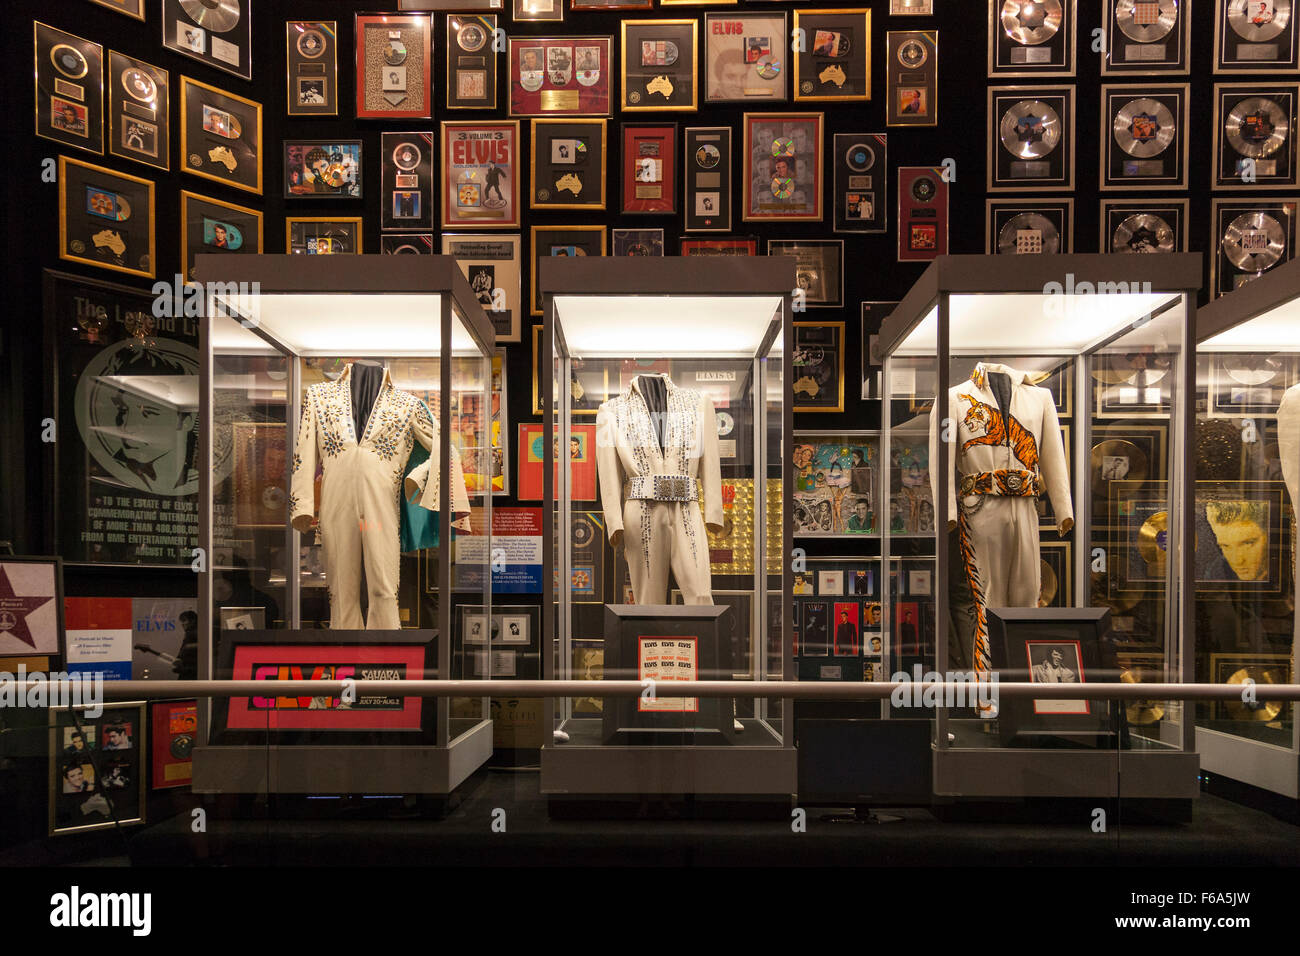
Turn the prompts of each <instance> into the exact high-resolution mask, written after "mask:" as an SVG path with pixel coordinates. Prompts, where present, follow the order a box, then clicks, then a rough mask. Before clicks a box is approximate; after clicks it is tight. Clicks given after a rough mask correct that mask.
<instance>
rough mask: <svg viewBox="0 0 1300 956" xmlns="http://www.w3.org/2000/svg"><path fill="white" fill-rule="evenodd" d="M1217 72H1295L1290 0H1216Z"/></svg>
mask: <svg viewBox="0 0 1300 956" xmlns="http://www.w3.org/2000/svg"><path fill="white" fill-rule="evenodd" d="M1214 3H1215V9H1214V51H1215V52H1214V72H1216V73H1295V72H1297V70H1298V69H1300V64H1297V58H1296V18H1295V15H1294V14H1295V11H1294V10H1292V9H1291V0H1214Z"/></svg>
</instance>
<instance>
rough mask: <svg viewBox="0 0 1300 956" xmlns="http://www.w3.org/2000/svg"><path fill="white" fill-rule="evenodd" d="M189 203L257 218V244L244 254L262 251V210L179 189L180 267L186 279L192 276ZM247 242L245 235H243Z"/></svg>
mask: <svg viewBox="0 0 1300 956" xmlns="http://www.w3.org/2000/svg"><path fill="white" fill-rule="evenodd" d="M191 203H206V204H208V205H210V206H219V207H220V208H222V209H229V210H231V211H232V212H237V213H239V214H240V215H243V216H251V217H252V218H253V219H256V220H257V245H256V246H254V247H253V248H251V249H248V250H247V253H246V254H258V253H261V251H262V242H263V223H262V211H261V210H260V209H249V208H248V207H247V206H240V205H237V204H235V203H233V202H226V201H225V200H223V199H213V198H212V197H211V196H201V195H199V194H198V193H194V192H190V191H189V190H188V189H182V190H181V223H180V225H181V268H182V269H183V270H184V271H185V278H186V280H187V281H188V280H191V279H193V278H194V276H192V275H190V213H191V208H190V207H191ZM245 242H247V237H245Z"/></svg>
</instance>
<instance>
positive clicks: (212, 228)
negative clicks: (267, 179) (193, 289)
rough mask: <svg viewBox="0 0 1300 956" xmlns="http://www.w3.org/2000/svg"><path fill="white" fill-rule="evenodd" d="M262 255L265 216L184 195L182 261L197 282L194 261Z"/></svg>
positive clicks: (195, 195) (188, 277)
mask: <svg viewBox="0 0 1300 956" xmlns="http://www.w3.org/2000/svg"><path fill="white" fill-rule="evenodd" d="M261 251H262V213H261V212H259V211H258V210H256V209H249V208H248V207H247V206H238V205H236V204H235V203H232V202H225V201H223V200H220V199H212V198H211V197H208V196H200V195H199V194H198V193H192V192H190V191H189V190H182V191H181V261H182V262H183V263H184V264H185V278H186V279H187V280H188V279H193V278H194V257H195V256H196V255H198V254H199V253H211V254H215V255H257V254H258V253H260V252H261Z"/></svg>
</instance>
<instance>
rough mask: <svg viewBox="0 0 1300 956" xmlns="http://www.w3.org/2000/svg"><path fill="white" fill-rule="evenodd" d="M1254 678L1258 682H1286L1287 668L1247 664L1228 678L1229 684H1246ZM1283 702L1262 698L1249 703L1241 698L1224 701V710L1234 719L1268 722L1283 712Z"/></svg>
mask: <svg viewBox="0 0 1300 956" xmlns="http://www.w3.org/2000/svg"><path fill="white" fill-rule="evenodd" d="M1248 680H1252V681H1254V682H1255V683H1256V684H1285V683H1286V669H1285V668H1284V667H1281V666H1272V667H1270V666H1268V665H1266V664H1247V665H1246V666H1245V667H1243V668H1241V669H1240V670H1238V671H1237V672H1235V673H1234V674H1233V675H1232V676H1231V677H1229V678H1228V681H1227V682H1228V683H1229V684H1244V683H1246V681H1248ZM1282 705H1283V702H1282V701H1280V700H1260V701H1256V702H1255V703H1251V704H1248V703H1246V702H1245V701H1241V700H1229V701H1224V710H1226V711H1227V712H1228V715H1229V716H1230V717H1232V719H1233V720H1256V721H1259V722H1260V723H1268V722H1269V721H1270V720H1277V718H1278V715H1279V714H1281V713H1282Z"/></svg>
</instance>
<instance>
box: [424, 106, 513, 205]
mask: <svg viewBox="0 0 1300 956" xmlns="http://www.w3.org/2000/svg"><path fill="white" fill-rule="evenodd" d="M519 170H520V163H519V121H518V120H492V121H485V122H479V121H476V120H444V121H443V123H442V227H443V228H444V229H458V228H464V227H469V226H473V227H475V228H478V229H512V228H515V229H517V228H518V227H519V221H520V219H519Z"/></svg>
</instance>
